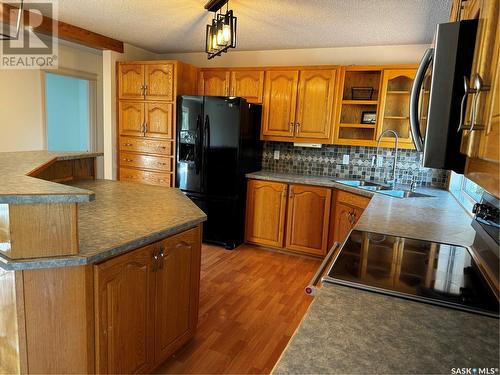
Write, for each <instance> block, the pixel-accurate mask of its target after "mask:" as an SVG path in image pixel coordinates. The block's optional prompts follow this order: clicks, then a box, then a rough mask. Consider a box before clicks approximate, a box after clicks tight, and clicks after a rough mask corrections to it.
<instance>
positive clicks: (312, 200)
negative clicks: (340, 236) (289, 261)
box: [286, 185, 332, 256]
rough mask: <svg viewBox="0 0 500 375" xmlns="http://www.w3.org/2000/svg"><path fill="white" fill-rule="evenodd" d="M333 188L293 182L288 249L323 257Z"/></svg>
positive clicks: (288, 221) (287, 238) (288, 214)
mask: <svg viewBox="0 0 500 375" xmlns="http://www.w3.org/2000/svg"><path fill="white" fill-rule="evenodd" d="M331 193H332V191H331V189H329V188H325V187H318V186H306V185H290V187H289V192H288V212H287V226H286V248H287V249H288V250H293V251H298V252H303V253H307V254H315V255H321V256H324V255H325V254H326V251H327V246H328V223H329V215H330V200H331Z"/></svg>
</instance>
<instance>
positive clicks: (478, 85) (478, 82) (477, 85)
mask: <svg viewBox="0 0 500 375" xmlns="http://www.w3.org/2000/svg"><path fill="white" fill-rule="evenodd" d="M474 90H475V93H474V103H473V105H472V122H471V124H470V131H471V132H472V131H474V130H484V125H483V124H480V125H478V124H477V112H478V108H477V107H478V104H479V96H480V95H481V93H482V92H484V91H490V86H487V85H484V84H483V79H482V78H481V76H480V75H479V74H477V73H476V75H475V76H474Z"/></svg>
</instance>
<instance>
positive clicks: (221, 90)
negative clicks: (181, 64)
mask: <svg viewBox="0 0 500 375" xmlns="http://www.w3.org/2000/svg"><path fill="white" fill-rule="evenodd" d="M229 79H230V73H229V71H228V70H202V71H200V73H199V79H198V95H204V96H229Z"/></svg>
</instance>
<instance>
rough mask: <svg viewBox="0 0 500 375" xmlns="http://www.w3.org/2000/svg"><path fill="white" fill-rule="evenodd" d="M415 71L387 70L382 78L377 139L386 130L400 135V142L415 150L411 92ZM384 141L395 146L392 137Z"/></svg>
mask: <svg viewBox="0 0 500 375" xmlns="http://www.w3.org/2000/svg"><path fill="white" fill-rule="evenodd" d="M415 74H416V70H415V69H398V70H385V71H384V73H383V78H382V94H381V101H380V108H381V110H380V112H379V119H378V124H379V129H378V133H377V137H378V136H379V135H380V134H381V133H382V132H383V131H384V130H388V129H391V130H394V131H396V132H397V133H398V136H399V142H400V144H401V145H402V146H403V145H405V146H406V147H407V148H413V147H414V146H413V141H412V139H411V133H410V117H409V113H410V108H409V107H410V92H411V87H412V85H413V80H414V78H415ZM383 141H388V142H390V143H389V144H394V138H393V137H392V135H391V136H389V137H385V138H383Z"/></svg>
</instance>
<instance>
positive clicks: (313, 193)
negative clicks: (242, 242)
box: [246, 180, 331, 256]
mask: <svg viewBox="0 0 500 375" xmlns="http://www.w3.org/2000/svg"><path fill="white" fill-rule="evenodd" d="M330 204H331V189H329V188H325V187H318V186H308V185H288V184H285V183H281V182H273V181H262V180H249V181H248V189H247V214H246V215H247V216H246V242H249V243H254V244H258V245H263V246H270V247H275V248H280V249H285V250H289V251H293V252H300V253H304V254H309V255H314V256H324V255H325V254H326V250H327V248H328V230H329V220H330Z"/></svg>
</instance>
